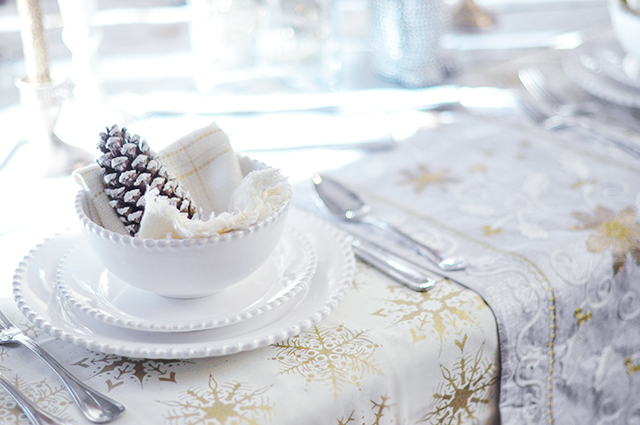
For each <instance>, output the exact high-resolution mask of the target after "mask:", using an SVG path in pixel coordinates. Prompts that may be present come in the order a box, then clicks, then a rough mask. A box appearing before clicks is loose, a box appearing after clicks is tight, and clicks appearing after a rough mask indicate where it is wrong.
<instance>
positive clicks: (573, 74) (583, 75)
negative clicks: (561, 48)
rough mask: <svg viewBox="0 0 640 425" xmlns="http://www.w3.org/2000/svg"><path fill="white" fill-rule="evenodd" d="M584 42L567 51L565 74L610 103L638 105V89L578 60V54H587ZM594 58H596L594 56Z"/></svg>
mask: <svg viewBox="0 0 640 425" xmlns="http://www.w3.org/2000/svg"><path fill="white" fill-rule="evenodd" d="M589 48H590V44H588V42H586V43H585V44H582V45H580V46H578V47H577V48H576V49H575V50H573V51H571V52H569V54H568V55H567V58H566V59H565V61H564V63H563V67H564V71H565V74H566V75H567V76H568V77H569V78H570V79H571V80H573V81H574V82H575V83H576V84H577V85H578V86H580V87H582V88H583V89H584V90H585V91H587V92H588V93H590V94H592V95H594V96H596V97H598V98H600V99H604V100H606V101H609V102H611V103H614V104H616V105H620V106H627V107H632V108H639V107H640V89H639V88H636V87H633V86H629V85H626V84H623V83H621V82H620V81H617V80H615V79H613V78H610V77H609V76H608V75H606V74H604V72H602V73H596V72H594V71H592V70H590V69H588V68H586V67H585V66H584V65H582V63H581V62H580V55H583V54H589V55H590V56H592V55H591V52H590V51H589ZM594 60H596V59H595V58H594Z"/></svg>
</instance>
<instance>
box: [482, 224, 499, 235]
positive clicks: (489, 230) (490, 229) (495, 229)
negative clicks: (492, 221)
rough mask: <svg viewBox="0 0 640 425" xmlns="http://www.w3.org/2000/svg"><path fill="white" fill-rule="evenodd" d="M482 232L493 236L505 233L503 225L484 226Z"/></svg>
mask: <svg viewBox="0 0 640 425" xmlns="http://www.w3.org/2000/svg"><path fill="white" fill-rule="evenodd" d="M482 233H484V235H485V236H493V235H496V234H498V233H504V229H503V228H501V227H493V226H482Z"/></svg>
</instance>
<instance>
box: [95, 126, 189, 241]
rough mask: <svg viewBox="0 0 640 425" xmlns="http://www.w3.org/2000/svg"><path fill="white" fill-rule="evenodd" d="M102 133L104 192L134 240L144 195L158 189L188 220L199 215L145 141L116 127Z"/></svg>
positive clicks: (140, 216)
mask: <svg viewBox="0 0 640 425" xmlns="http://www.w3.org/2000/svg"><path fill="white" fill-rule="evenodd" d="M106 130H107V131H106V132H105V133H100V142H99V143H98V149H100V151H101V152H103V153H104V154H103V155H102V156H100V158H98V160H97V162H98V164H99V165H100V167H102V171H103V178H102V179H103V182H104V187H105V189H104V191H105V193H106V194H107V196H108V197H109V199H110V201H109V203H110V204H111V206H112V207H113V208H114V209H115V211H116V213H117V214H118V217H119V218H120V220H121V221H122V222H123V223H124V225H125V228H126V229H127V231H128V232H129V234H131V236H135V235H136V233H138V230H140V220H141V219H142V215H143V214H144V195H145V193H146V192H147V191H148V190H150V189H153V188H158V190H159V191H160V196H163V197H166V198H167V199H168V200H169V202H170V203H171V204H173V205H175V206H176V208H177V209H178V210H179V211H180V212H183V213H185V214H187V216H188V217H189V218H193V217H194V215H196V206H195V204H194V202H193V201H192V200H191V198H190V196H189V193H188V192H187V191H186V190H184V189H183V187H182V185H181V184H180V182H179V181H178V180H177V179H176V178H175V177H174V176H173V175H171V174H170V173H169V172H168V171H167V168H166V166H165V165H164V164H162V163H161V161H160V160H159V159H158V155H157V154H156V153H155V152H153V151H152V150H151V149H149V145H148V144H147V141H146V140H143V139H141V138H140V136H138V135H137V134H135V135H133V136H132V135H131V134H129V133H128V132H127V129H126V128H122V129H120V128H119V127H118V126H117V125H113V126H112V127H111V128H109V127H107V128H106Z"/></svg>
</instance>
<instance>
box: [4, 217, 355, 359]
mask: <svg viewBox="0 0 640 425" xmlns="http://www.w3.org/2000/svg"><path fill="white" fill-rule="evenodd" d="M287 222H288V226H291V227H293V228H295V229H297V230H299V231H300V232H303V233H304V234H305V236H306V237H307V238H308V239H309V241H310V243H311V244H312V246H313V247H314V248H315V251H316V255H317V261H318V263H317V269H316V272H315V273H314V274H313V277H312V278H311V281H310V282H309V284H308V285H307V287H306V288H304V289H303V290H302V291H301V292H300V293H299V294H298V295H297V296H295V297H293V299H292V300H291V301H290V302H287V303H285V305H284V306H282V307H281V308H274V309H272V310H270V311H268V312H266V313H263V314H261V315H259V316H256V317H251V318H249V319H247V320H244V321H242V322H240V323H236V324H232V325H229V326H223V327H218V328H214V329H209V330H201V331H194V332H147V331H139V330H134V329H124V328H120V327H116V326H112V325H109V324H106V323H104V322H100V321H97V320H93V319H92V318H91V317H89V316H84V317H80V316H77V315H76V314H74V310H72V309H70V308H69V307H67V306H65V304H66V303H63V302H61V298H60V296H59V293H58V289H57V281H56V269H57V266H58V263H59V262H60V260H61V258H62V256H63V255H64V253H65V252H66V251H67V250H69V249H70V248H71V247H72V246H74V245H75V244H77V243H78V242H79V241H80V240H81V238H82V236H81V234H80V233H79V232H78V233H66V234H62V235H58V236H56V237H54V238H52V239H47V240H45V241H44V242H43V243H41V244H39V245H38V246H37V247H36V248H34V249H33V250H32V251H31V252H30V253H29V254H28V255H27V256H26V257H25V258H24V261H23V262H22V263H20V266H19V267H18V269H17V270H16V274H15V278H14V282H13V291H14V298H15V301H16V303H17V305H18V308H19V309H20V310H21V311H22V313H23V314H24V315H25V316H26V317H27V318H28V319H29V320H30V321H31V322H33V323H34V324H35V325H36V326H37V327H38V328H40V329H42V330H44V331H45V332H47V333H48V334H50V335H52V336H54V337H56V338H59V339H61V340H63V341H67V342H71V343H73V344H76V345H78V346H81V347H84V348H87V349H89V350H94V351H100V352H104V353H110V354H117V355H122V356H129V357H143V358H155V359H176V358H178V359H184V358H199V357H210V356H222V355H227V354H232V353H237V352H240V351H247V350H252V349H255V348H259V347H263V346H267V345H269V344H272V343H275V342H278V341H281V340H284V339H286V338H289V337H291V336H293V335H296V334H297V333H300V332H303V331H304V330H306V329H308V328H309V327H311V326H313V325H315V324H317V323H319V322H320V321H321V320H323V319H324V318H326V317H327V316H328V315H329V313H331V312H332V311H333V310H334V309H335V308H336V306H337V305H338V303H339V302H340V301H341V300H342V299H343V297H344V294H345V292H346V290H347V288H349V286H350V285H351V283H352V281H353V276H354V263H355V260H354V256H353V251H352V250H351V244H350V240H349V238H348V236H347V235H346V234H345V233H343V232H342V231H340V230H338V229H337V228H336V227H334V226H332V225H331V224H329V223H327V222H325V221H323V220H321V219H319V218H317V217H315V216H313V215H311V214H309V213H307V212H304V211H301V210H298V209H296V208H292V209H291V211H290V212H289V216H288V218H287Z"/></svg>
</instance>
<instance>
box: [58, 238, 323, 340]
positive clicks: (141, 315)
mask: <svg viewBox="0 0 640 425" xmlns="http://www.w3.org/2000/svg"><path fill="white" fill-rule="evenodd" d="M316 265H317V260H316V254H315V250H314V249H313V247H312V245H311V243H310V242H309V240H308V239H307V238H306V237H305V236H304V235H303V234H302V232H300V231H299V230H297V229H295V228H293V227H291V226H287V228H286V229H285V231H284V233H283V235H282V238H281V239H280V241H279V242H278V245H277V246H276V248H275V249H274V252H273V254H271V256H270V257H269V258H268V259H267V261H266V262H265V264H263V265H262V266H261V267H260V268H259V269H258V270H257V271H255V272H254V273H252V274H251V275H250V276H249V277H247V278H246V279H243V280H242V281H241V282H238V283H237V284H235V285H233V286H231V287H229V288H227V289H225V290H223V291H221V292H218V293H216V294H213V295H210V296H207V297H200V298H192V299H175V298H168V297H164V296H161V295H157V294H153V293H151V292H148V291H144V290H142V289H139V288H136V287H134V286H131V285H129V284H128V283H126V282H125V281H123V280H121V279H119V278H118V277H116V276H114V275H113V274H112V273H110V272H109V271H107V270H106V269H105V268H104V267H103V266H102V265H101V264H100V261H99V260H98V259H97V258H96V257H95V255H94V254H93V251H92V249H91V247H90V246H89V244H88V242H86V241H85V240H82V241H80V242H79V243H78V244H76V245H75V246H74V247H72V248H71V249H69V250H68V251H67V253H66V254H65V255H64V257H63V258H62V260H61V261H60V264H59V266H58V272H57V282H58V290H59V293H60V295H61V296H62V298H63V299H64V300H65V301H66V302H67V304H68V305H69V306H70V307H71V308H72V309H74V311H76V312H77V313H79V314H81V315H87V316H89V317H91V318H93V319H94V320H97V321H101V322H104V323H107V324H110V325H114V326H118V327H121V328H127V329H139V330H146V331H153V332H186V331H194V330H202V329H213V328H217V327H220V326H228V325H231V324H234V323H239V322H241V321H243V320H247V319H249V318H250V317H254V316H258V315H260V314H263V313H266V312H267V311H269V310H272V309H274V308H278V307H279V306H281V305H282V304H283V303H285V302H287V301H289V300H291V299H292V298H293V297H294V296H295V295H296V294H298V293H299V292H300V291H302V289H303V288H304V287H305V286H306V285H307V284H308V283H309V281H310V280H311V277H312V276H313V273H314V272H315V270H316ZM211 279H212V280H213V279H215V276H212V277H211ZM176 284H179V282H176Z"/></svg>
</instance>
